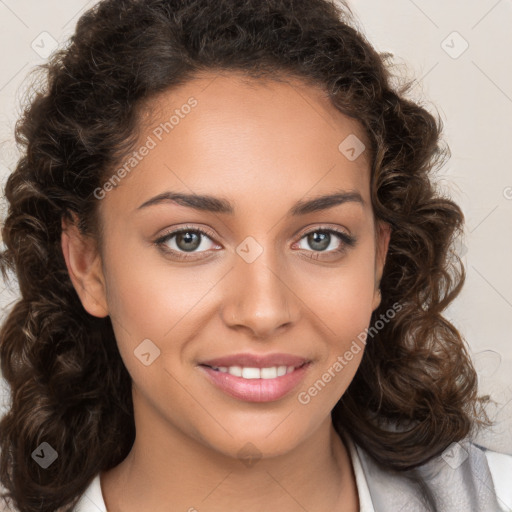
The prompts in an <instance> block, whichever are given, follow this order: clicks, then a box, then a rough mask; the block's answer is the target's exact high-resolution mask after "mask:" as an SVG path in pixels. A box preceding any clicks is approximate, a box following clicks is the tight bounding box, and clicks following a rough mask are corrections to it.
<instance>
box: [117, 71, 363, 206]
mask: <svg viewBox="0 0 512 512" xmlns="http://www.w3.org/2000/svg"><path fill="white" fill-rule="evenodd" d="M139 123H140V124H139V132H138V135H139V138H138V141H137V143H136V144H135V152H136V153H139V155H138V157H137V158H136V162H135V161H134V162H132V164H134V165H133V167H132V168H130V169H129V172H127V173H124V174H125V175H126V177H124V178H123V180H122V181H121V182H120V184H119V186H118V187H116V189H115V190H114V191H113V193H112V194H110V195H109V201H115V200H117V201H120V202H122V204H123V205H125V206H128V205H129V206H130V207H133V208H135V207H137V206H139V205H140V204H141V203H142V202H143V201H144V200H147V199H148V198H149V197H150V196H152V195H157V194H159V193H162V192H165V191H166V190H167V189H168V190H173V191H181V192H186V193H197V194H200V193H204V194H209V195H215V194H218V192H220V191H222V192H223V194H222V195H223V196H233V197H237V198H238V199H239V202H241V203H244V204H249V203H248V201H250V199H251V197H252V196H254V194H255V193H256V194H260V195H261V193H262V192H264V193H265V195H266V196H267V197H269V198H270V199H271V200H272V199H273V200H274V202H275V201H278V202H283V200H285V199H286V198H287V197H288V196H290V197H292V196H293V199H295V200H297V199H299V198H301V197H304V196H305V195H313V196H314V195H318V194H320V193H325V192H328V191H329V190H330V189H340V188H343V189H346V190H358V191H359V192H360V194H361V195H362V196H363V197H364V198H365V201H366V199H368V197H369V195H368V192H369V190H368V189H369V162H368V158H367V156H368V155H367V154H368V151H362V153H361V154H360V155H359V156H358V157H357V158H356V159H353V158H348V157H347V153H346V152H345V150H346V149H347V148H346V146H347V144H348V145H352V146H353V145H354V142H355V143H356V144H358V143H359V144H360V145H359V146H358V147H357V148H356V150H357V151H360V150H361V148H362V147H364V146H366V147H368V143H367V139H366V135H365V133H364V131H363V129H362V127H361V125H360V124H359V123H358V122H357V121H356V120H354V119H352V118H349V117H347V116H345V115H344V114H342V113H341V112H340V111H338V110H337V109H336V108H335V107H334V106H333V105H332V103H331V101H330V99H329V98H328V97H327V95H326V94H325V92H324V91H323V90H322V89H321V88H319V87H316V86H313V85H310V84H306V83H304V82H301V81H300V80H298V79H295V78H287V79H286V80H285V81H274V80H270V79H265V80H261V79H253V78H247V77H245V76H243V75H240V74H239V73H223V74H213V73H209V74H203V75H200V76H198V77H197V78H195V79H193V80H190V81H189V82H187V83H185V84H184V85H182V86H180V87H178V88H175V89H172V90H169V91H165V92H163V93H160V94H159V95H157V96H155V97H153V98H152V99H150V100H149V101H148V102H146V104H144V105H143V106H142V108H141V109H140V117H139ZM347 141H348V142H347ZM144 146H146V147H148V148H150V149H149V150H144V151H142V150H143V149H144ZM141 153H144V156H143V157H140V154H141ZM348 156H349V157H350V156H351V155H350V153H349V154H348ZM132 159H133V157H132ZM124 163H126V161H125V162H124ZM125 167H126V166H125ZM285 206H286V205H285Z"/></svg>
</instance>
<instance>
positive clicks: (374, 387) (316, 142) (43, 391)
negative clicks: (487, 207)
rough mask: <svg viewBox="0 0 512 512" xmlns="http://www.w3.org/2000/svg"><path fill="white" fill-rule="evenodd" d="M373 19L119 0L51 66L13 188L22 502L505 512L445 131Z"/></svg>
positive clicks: (276, 6)
mask: <svg viewBox="0 0 512 512" xmlns="http://www.w3.org/2000/svg"><path fill="white" fill-rule="evenodd" d="M349 12H350V11H349V10H348V8H345V9H344V10H341V9H337V8H336V7H335V6H334V5H333V4H331V3H329V2H326V1H325V0H308V1H305V0H293V1H292V0H268V1H266V2H261V1H257V0H249V1H246V2H238V1H236V0H222V1H219V2H215V3H209V2H206V1H205V0H104V1H102V2H100V3H99V4H98V5H96V6H95V7H94V8H93V9H91V10H90V11H89V12H87V13H86V14H85V15H83V16H82V18H81V19H80V21H79V22H78V25H77V29H76V33H75V35H74V37H73V39H72V41H71V44H70V46H69V47H68V48H66V49H64V50H62V51H61V52H59V53H58V54H57V55H55V56H54V57H53V59H52V60H51V62H50V63H49V65H48V66H47V74H48V87H47V89H46V90H44V91H41V93H40V94H39V95H37V96H36V97H35V98H33V99H32V102H31V104H30V105H29V107H28V108H27V110H26V112H25V113H24V116H23V119H22V120H21V122H20V124H19V126H18V128H17V137H18V141H19V142H20V143H22V144H24V145H25V153H24V155H23V157H22V158H21V159H20V161H19V162H18V166H17V168H16V170H15V171H14V173H13V174H12V175H11V176H10V177H9V180H8V183H7V185H6V189H5V193H6V197H7V199H8V201H9V204H10V210H9V215H8V217H7V219H6V222H5V226H4V229H3V238H4V240H5V244H6V250H5V251H4V253H3V254H2V268H3V271H4V275H6V272H7V270H9V269H11V270H14V271H15V272H16V274H17V277H18V281H19V285H20V291H21V299H20V300H19V302H18V303H17V304H16V305H15V306H14V308H13V309H12V311H11V312H10V314H9V316H8V317H7V319H6V321H5V324H4V325H3V328H2V331H1V352H0V357H1V364H2V372H3V374H4V376H5V378H6V379H7V381H8V382H9V384H10V386H11V390H12V397H13V402H12V405H11V408H10V410H9V411H8V413H7V414H6V416H5V417H4V418H3V419H2V421H1V423H0V441H1V445H0V446H1V448H2V454H3V456H2V462H1V465H0V479H1V482H2V484H3V485H4V486H5V487H6V489H7V490H8V496H7V497H9V498H10V499H11V503H12V505H13V506H15V507H16V508H17V509H19V510H20V511H22V512H29V511H36V510H38V511H54V510H66V511H68V510H78V511H81V512H85V511H92V510H108V511H109V512H117V511H123V512H131V511H140V510H152V511H160V510H189V511H194V510H199V511H200V510H208V511H221V510H224V511H225V510H234V509H235V510H245V511H256V510H258V511H260V510H266V511H268V510H280V511H292V510H293V511H295V510H308V511H311V512H313V511H319V510H344V511H350V512H353V511H357V510H363V511H376V512H381V511H396V510H414V511H427V510H438V511H443V512H444V511H460V510H481V511H487V510H506V508H504V506H505V505H504V502H503V500H502V499H501V498H500V495H502V493H503V492H506V489H504V488H503V486H502V484H500V483H499V480H498V476H497V472H498V466H497V465H495V464H494V463H492V460H493V457H492V454H489V452H488V451H486V450H485V449H483V448H482V447H479V446H478V445H476V444H474V443H473V442H472V439H474V436H475V435H476V432H477V431H478V430H479V429H480V428H481V427H484V426H489V425H490V423H491V422H490V421H489V419H488V418H487V417H486V415H485V412H484V409H483V407H482V406H483V405H484V403H485V402H486V401H487V400H488V398H485V397H484V398H482V397H478V394H477V381H476V374H475V371H474V368H473V366H472V365H471V362H470V360H469V357H468V353H467V350H466V347H465V345H464V342H463V340H462V338H461V335H460V333H459V332H458V331H457V330H456V329H455V328H454V327H453V325H452V324H450V323H449V322H448V321H447V320H446V319H445V318H444V317H443V316H442V312H443V310H444V309H445V308H446V306H447V305H448V304H449V303H450V302H451V301H452V300H453V299H454V298H455V297H456V296H457V294H458V293H459V291H460V289H461V287H462V284H463V280H464V270H463V268H462V266H461V265H460V260H459V259H458V258H457V257H456V256H454V255H453V254H452V252H451V250H450V247H451V243H452V241H453V239H454V237H455V236H456V235H457V233H458V231H459V230H460V229H461V228H462V224H463V216H462V213H461V210H460V209H459V207H458V206H457V205H456V204H455V203H453V202H452V201H451V200H449V199H447V198H445V197H442V196H441V195H439V194H438V193H437V192H436V189H435V186H434V182H433V177H432V171H433V170H434V169H435V167H436V165H438V164H439V163H440V162H442V156H443V155H444V152H443V150H442V148H441V146H440V132H441V126H440V122H439V121H438V120H436V119H434V117H433V116H432V115H431V114H429V113H428V112H427V111H426V110H425V109H423V108H422V107H420V106H419V105H416V104H414V103H413V102H411V101H409V100H407V99H406V98H405V96H404V94H405V90H403V91H395V90H394V89H393V88H392V86H391V84H390V76H389V72H388V71H387V69H386V66H385V59H384V57H382V56H379V54H378V53H376V51H375V50H374V49H373V48H372V47H371V46H370V45H369V43H368V42H367V41H366V40H365V39H364V38H363V36H362V35H361V34H359V33H358V32H357V31H356V30H355V29H354V28H351V26H350V24H349V22H350V16H349ZM495 455H497V456H502V457H504V458H501V459H500V463H501V466H500V467H499V470H500V472H501V473H502V474H501V476H505V477H506V476H507V473H506V472H505V473H503V468H505V471H508V476H509V477H510V476H511V475H512V457H509V456H506V455H503V454H495ZM494 460H495V459H494ZM503 461H505V462H503Z"/></svg>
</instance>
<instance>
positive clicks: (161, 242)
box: [153, 226, 356, 260]
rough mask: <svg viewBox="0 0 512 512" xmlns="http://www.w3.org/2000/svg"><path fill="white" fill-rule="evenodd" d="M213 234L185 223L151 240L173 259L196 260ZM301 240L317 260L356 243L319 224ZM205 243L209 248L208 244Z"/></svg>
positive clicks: (344, 249)
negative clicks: (318, 226) (323, 254)
mask: <svg viewBox="0 0 512 512" xmlns="http://www.w3.org/2000/svg"><path fill="white" fill-rule="evenodd" d="M333 235H334V236H333ZM214 236H215V235H214V234H213V233H212V232H210V231H208V230H205V229H201V228H197V227H190V226H185V227H183V228H180V229H176V230H174V231H170V232H169V233H165V234H164V235H162V236H161V237H159V238H157V239H156V240H155V241H154V242H153V243H154V244H155V245H156V246H157V247H158V248H160V249H161V250H162V251H163V252H165V253H166V254H170V255H171V256H172V257H173V258H177V259H180V260H188V259H197V258H196V257H195V256H193V255H194V254H195V253H203V252H208V249H211V246H212V245H213V246H214V247H215V244H214V243H213V240H212V238H214ZM302 240H305V241H306V243H307V244H308V245H309V246H310V247H311V248H312V249H313V250H312V251H311V250H308V249H307V248H306V249H305V248H304V247H299V249H302V250H306V251H307V252H312V253H313V254H312V255H311V256H308V257H309V258H312V259H318V258H319V257H320V256H321V255H322V253H325V254H326V255H331V256H332V255H339V254H343V253H345V252H346V251H347V249H348V248H349V247H353V246H354V245H355V243H356V239H355V238H354V237H353V236H352V235H349V234H348V233H345V232H343V231H339V230H337V229H332V228H323V227H321V228H316V229H314V230H312V231H309V232H307V233H305V234H304V235H302V237H301V239H300V241H299V242H298V244H300V243H301V242H302ZM208 241H209V243H208ZM209 245H210V247H208V246H209ZM199 249H202V250H199Z"/></svg>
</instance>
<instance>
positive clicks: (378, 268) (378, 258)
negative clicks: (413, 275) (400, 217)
mask: <svg viewBox="0 0 512 512" xmlns="http://www.w3.org/2000/svg"><path fill="white" fill-rule="evenodd" d="M390 238H391V226H390V225H389V224H387V223H386V222H383V221H378V222H377V227H376V233H375V245H376V252H375V290H374V292H373V304H372V310H373V311H375V310H376V309H377V308H378V307H379V305H380V303H381V300H382V296H381V293H380V281H381V279H382V274H383V272H384V264H385V263H386V256H387V254H388V247H389V239H390Z"/></svg>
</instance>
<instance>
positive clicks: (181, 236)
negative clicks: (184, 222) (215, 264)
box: [176, 231, 199, 251]
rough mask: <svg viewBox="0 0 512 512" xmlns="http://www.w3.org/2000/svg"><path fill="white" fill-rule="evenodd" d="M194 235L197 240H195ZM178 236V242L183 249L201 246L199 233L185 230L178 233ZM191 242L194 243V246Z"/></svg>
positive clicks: (187, 249) (189, 249)
mask: <svg viewBox="0 0 512 512" xmlns="http://www.w3.org/2000/svg"><path fill="white" fill-rule="evenodd" d="M194 237H195V240H193V239H194ZM176 238H177V239H176V244H177V245H178V247H179V248H180V249H182V250H183V251H193V250H194V249H197V248H198V247H199V236H198V235H197V233H190V231H185V232H184V233H178V235H177V237H176ZM181 242H185V244H184V245H182V244H181ZM194 242H195V243H194ZM190 244H192V246H191V245H190Z"/></svg>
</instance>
